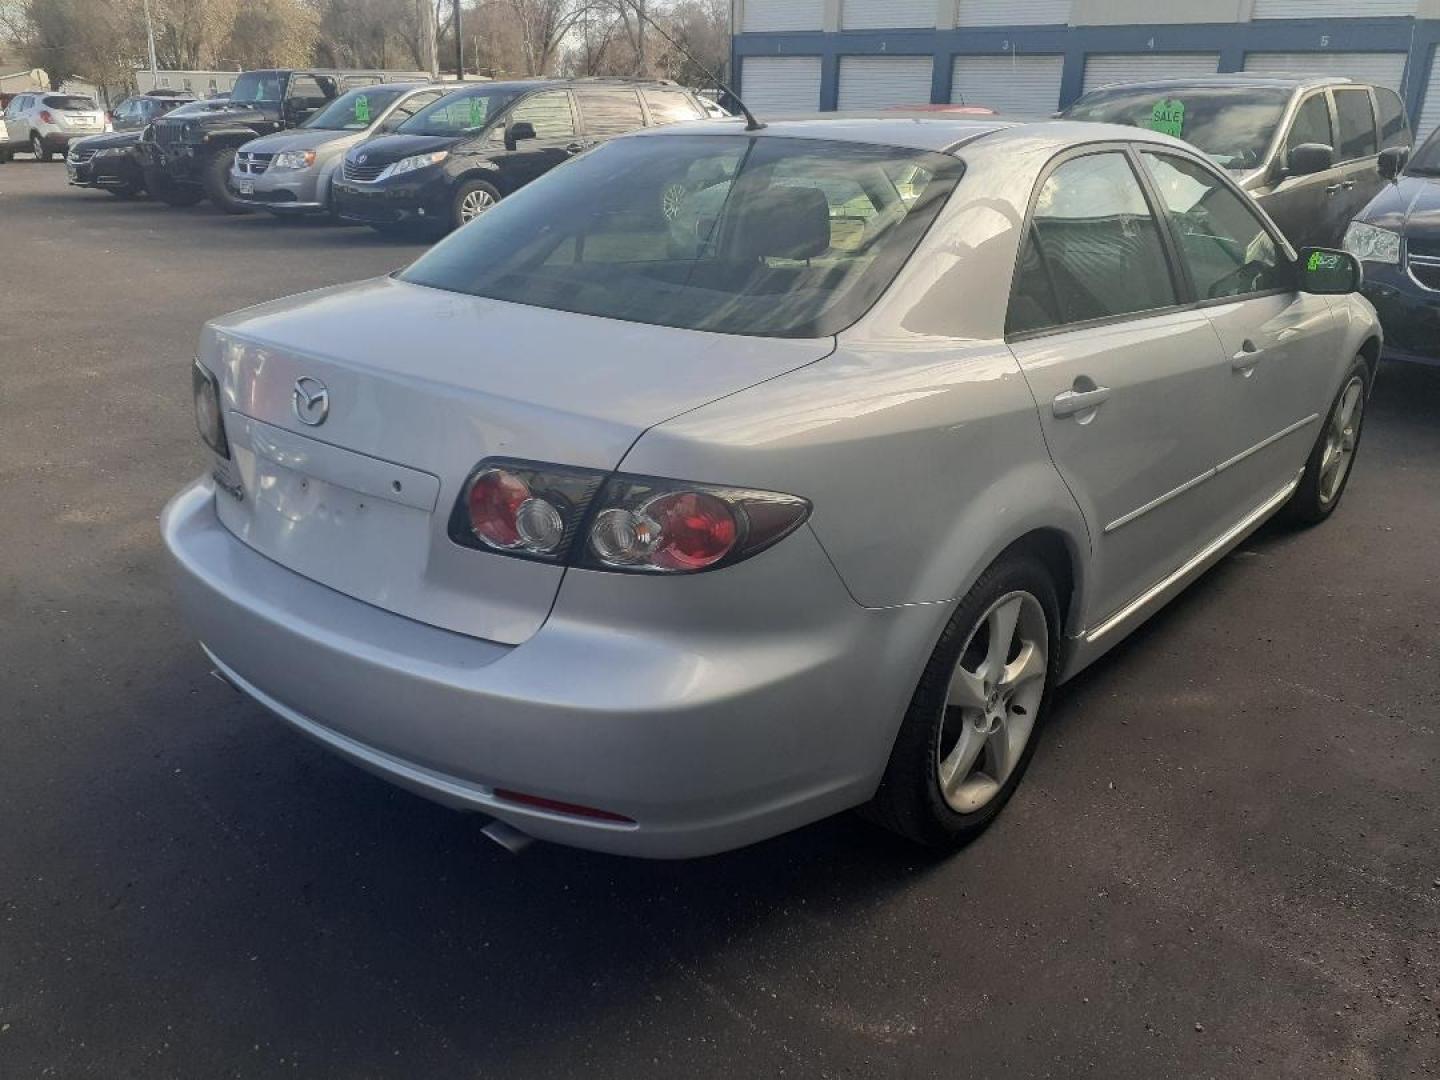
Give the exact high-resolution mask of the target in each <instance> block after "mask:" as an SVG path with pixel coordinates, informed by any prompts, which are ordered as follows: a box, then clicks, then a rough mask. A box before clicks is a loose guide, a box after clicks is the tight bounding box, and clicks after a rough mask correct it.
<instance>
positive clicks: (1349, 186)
mask: <svg viewBox="0 0 1440 1080" xmlns="http://www.w3.org/2000/svg"><path fill="white" fill-rule="evenodd" d="M1340 186H1341V187H1343V188H1344V189H1345V190H1346V191H1354V190H1355V181H1354V180H1346V181H1345V183H1343V184H1341V185H1340Z"/></svg>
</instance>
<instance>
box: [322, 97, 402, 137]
mask: <svg viewBox="0 0 1440 1080" xmlns="http://www.w3.org/2000/svg"><path fill="white" fill-rule="evenodd" d="M404 92H405V88H404V87H403V86H367V87H362V88H361V89H358V90H351V91H350V92H349V93H348V94H341V95H340V96H339V97H338V98H336V99H335V100H334V101H332V102H330V104H329V105H327V106H325V108H323V109H321V110H320V111H319V112H318V113H316V114H315V115H314V116H312V117H311V118H310V119H309V120H306V121H305V123H304V124H303V125H301V126H302V127H307V128H320V129H321V130H323V131H362V130H364V129H365V128H367V127H369V126H370V125H371V124H373V123H374V122H375V121H376V120H377V119H378V118H379V116H380V114H381V113H382V112H384V111H385V110H386V108H388V107H389V105H390V103H391V102H392V101H394V100H395V99H396V98H397V97H399V96H400V95H401V94H403V93H404Z"/></svg>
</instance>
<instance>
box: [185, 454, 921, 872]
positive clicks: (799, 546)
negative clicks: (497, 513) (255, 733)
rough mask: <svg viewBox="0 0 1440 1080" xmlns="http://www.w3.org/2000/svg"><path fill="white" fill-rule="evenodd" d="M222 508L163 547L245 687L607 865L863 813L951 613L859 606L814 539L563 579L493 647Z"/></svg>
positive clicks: (195, 497)
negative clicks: (286, 553)
mask: <svg viewBox="0 0 1440 1080" xmlns="http://www.w3.org/2000/svg"><path fill="white" fill-rule="evenodd" d="M221 497H222V498H224V497H227V496H221ZM215 498H216V496H215V493H214V488H213V486H212V485H211V483H210V482H209V481H208V480H205V481H200V482H197V483H195V484H193V485H191V486H190V487H189V488H187V489H185V490H184V491H183V492H181V493H180V494H179V495H178V496H177V497H176V498H175V499H174V500H173V501H172V502H171V504H170V505H169V506H168V507H167V508H166V510H165V513H164V515H163V518H162V531H163V533H164V537H165V542H166V546H167V547H168V548H169V551H170V554H171V556H172V558H173V560H174V563H175V569H176V577H177V580H178V586H179V597H180V601H181V605H182V607H183V608H184V610H185V613H186V615H187V617H188V618H189V620H190V622H191V624H192V626H193V627H194V628H195V629H196V631H197V632H198V634H199V636H200V639H201V641H202V643H203V645H204V647H205V650H206V652H207V653H208V654H209V655H210V657H211V658H212V659H213V660H214V662H215V663H216V665H217V667H218V668H219V669H220V670H221V671H222V672H223V673H224V674H226V675H227V676H228V677H229V678H230V679H231V680H232V681H233V682H234V683H235V684H236V685H237V686H238V687H239V688H240V689H241V690H243V691H244V692H246V693H248V694H250V695H251V696H252V697H254V698H255V699H256V700H257V701H258V702H259V703H260V704H262V705H264V706H265V707H266V708H268V709H269V710H271V711H272V712H273V713H275V714H276V715H277V716H279V717H280V718H281V719H283V720H285V721H287V722H288V723H290V724H291V725H292V726H294V727H296V728H298V729H299V730H301V731H302V732H304V733H305V734H307V735H309V736H310V737H312V738H314V739H317V740H319V741H320V742H321V743H323V744H324V745H326V746H327V747H329V748H330V749H331V750H333V751H335V752H337V753H339V754H341V755H342V756H344V757H346V758H348V759H349V760H351V761H353V762H354V763H356V764H358V765H361V766H362V767H364V768H367V769H369V770H371V771H373V772H375V773H378V774H380V775H382V776H384V777H385V778H386V779H388V780H390V781H392V782H394V783H396V784H399V785H401V786H403V787H406V788H409V789H410V790H412V791H415V792H417V793H419V794H421V795H424V796H426V797H427V798H431V799H434V800H436V801H438V802H442V803H445V804H447V805H450V806H453V807H456V808H459V809H466V810H478V811H482V812H484V813H486V814H489V815H492V816H494V817H497V818H500V819H502V820H504V821H506V822H508V823H509V824H511V825H514V826H515V827H516V828H519V829H521V830H523V831H524V832H526V833H529V834H531V835H533V836H536V837H539V838H541V839H547V840H553V841H556V842H559V843H565V844H572V845H575V846H579V847H586V848H592V849H596V850H601V851H609V852H616V853H620V854H627V855H639V856H646V857H655V858H681V857H689V856H696V855H705V854H710V853H713V852H717V851H723V850H726V849H729V848H734V847H739V846H742V845H744V844H748V843H752V842H754V841H757V840H760V839H764V838H766V837H768V836H773V835H775V834H778V833H781V832H785V831H787V830H789V829H793V828H795V827H797V826H800V825H803V824H806V823H808V822H811V821H814V820H817V819H819V818H821V817H825V816H827V815H829V814H832V813H835V812H838V811H840V810H843V809H845V808H847V807H850V806H854V805H857V804H858V803H861V802H863V801H864V800H866V799H867V798H868V797H869V796H870V795H871V794H872V793H873V792H874V789H875V786H876V785H877V783H878V782H879V778H880V774H881V772H882V771H883V769H884V766H885V763H886V760H887V759H888V755H889V750H890V746H891V744H892V742H893V739H894V733H895V730H896V729H897V727H898V724H899V721H900V718H901V716H902V715H903V713H904V710H905V707H906V705H907V704H908V702H909V699H910V696H911V694H912V692H913V688H914V686H915V682H916V680H917V679H918V677H919V672H920V669H921V667H922V666H923V664H924V661H925V659H926V658H928V655H929V652H930V649H931V647H932V646H933V642H934V640H935V636H936V635H938V633H939V627H940V625H942V624H943V622H944V620H945V618H946V617H948V607H946V606H945V605H936V606H927V607H917V608H905V609H895V610H886V611H874V610H869V609H865V608H861V607H859V606H858V605H856V604H855V603H854V601H853V600H851V599H850V597H849V595H848V594H847V593H846V592H845V591H844V589H843V586H841V584H840V582H839V579H838V577H837V576H836V575H835V573H834V570H833V568H832V567H831V566H830V564H829V562H828V560H827V559H825V557H824V553H823V552H822V551H821V550H820V549H819V545H818V543H817V542H816V540H815V539H814V536H813V534H811V533H810V532H809V530H806V529H802V530H800V531H799V532H797V533H796V534H795V535H793V536H791V537H789V538H788V539H787V540H785V541H784V542H783V543H781V544H779V545H777V546H776V547H775V548H773V549H771V550H770V551H769V552H766V553H765V554H764V555H762V556H759V557H757V558H756V559H754V560H751V562H749V563H745V564H741V565H740V566H738V567H733V568H731V569H730V570H727V571H722V572H719V573H716V574H702V575H697V576H695V577H693V578H690V579H685V580H679V579H671V580H660V579H640V578H633V577H628V576H624V575H610V574H595V573H586V572H579V571H573V570H572V571H570V572H569V574H568V575H567V578H566V581H565V584H564V585H563V586H562V588H561V592H560V595H559V597H558V598H557V600H556V604H555V609H554V611H553V612H552V614H551V616H550V618H549V620H548V621H547V622H546V624H545V625H544V626H543V627H542V628H541V629H540V630H539V631H538V632H537V633H536V634H535V635H534V636H533V637H532V638H531V639H530V640H528V641H526V642H525V643H523V644H521V645H518V646H507V645H500V644H496V643H493V642H487V641H482V640H479V639H476V638H470V637H466V636H463V635H459V634H454V633H451V632H448V631H444V630H440V629H437V628H435V627H431V626H426V625H424V624H421V623H417V622H414V621H412V620H409V619H406V618H403V617H400V616H397V615H393V614H390V613H388V612H385V611H382V610H380V609H377V608H374V607H371V606H369V605H366V604H363V603H361V602H359V601H356V600H353V599H351V598H349V597H346V596H343V595H341V594H340V593H337V592H334V591H332V590H330V589H327V588H325V587H324V586H321V585H318V584H316V583H314V582H311V581H309V580H308V579H305V578H302V577H300V576H299V575H296V574H294V573H292V572H291V571H289V570H286V569H284V568H283V567H281V566H279V565H277V564H276V563H273V562H271V561H270V560H268V559H266V558H264V557H263V556H261V555H259V554H257V553H256V552H254V551H252V550H251V549H249V548H248V547H246V546H244V545H243V544H242V543H240V542H239V541H238V540H236V539H235V538H234V537H233V536H232V535H231V534H230V533H229V532H228V531H227V530H226V529H225V528H224V527H223V526H222V525H221V524H220V522H219V520H218V518H217V517H216V514H215V510H214V500H215ZM497 557H498V556H497ZM637 586H639V587H640V589H641V590H646V591H645V593H644V594H641V595H637V593H636V587H637ZM651 586H655V587H658V589H655V590H650V589H649V587H651ZM681 596H688V599H689V600H690V601H691V603H688V604H687V603H683V602H679V600H678V598H679V597H681ZM626 608H630V609H633V610H630V611H627V610H626ZM697 611H698V612H700V613H702V615H703V614H708V615H710V616H711V617H709V618H704V617H698V618H697V615H696V612H697ZM497 788H499V789H510V790H515V791H521V792H525V793H527V794H532V795H536V796H540V797H542V798H547V799H554V800H558V801H561V802H565V803H572V804H579V805H582V806H590V807H596V808H599V809H603V810H607V811H611V812H613V813H618V814H622V815H625V816H626V817H628V818H630V819H632V820H633V822H634V824H624V823H611V822H604V821H596V820H591V819H585V818H580V817H574V816H571V815H568V814H561V813H553V812H550V811H545V810H539V809H533V808H530V807H526V806H523V805H519V804H516V803H513V802H508V801H506V800H505V799H504V798H501V797H498V796H497V795H496V793H495V792H496V789H497Z"/></svg>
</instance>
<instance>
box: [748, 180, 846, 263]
mask: <svg viewBox="0 0 1440 1080" xmlns="http://www.w3.org/2000/svg"><path fill="white" fill-rule="evenodd" d="M735 247H736V249H737V254H738V255H739V257H740V258H741V259H746V260H749V259H762V258H773V259H813V258H815V256H817V255H823V254H825V252H827V251H829V250H830V204H829V202H828V201H826V199H825V193H824V192H823V191H821V190H820V189H819V188H811V187H784V186H779V185H776V186H773V187H768V188H766V189H764V190H763V191H759V192H756V193H755V195H754V196H753V197H752V198H750V199H749V200H748V205H747V206H746V208H745V213H744V215H743V216H742V217H741V220H740V223H739V228H737V229H736V230H735Z"/></svg>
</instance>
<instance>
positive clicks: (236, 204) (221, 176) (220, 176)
mask: <svg viewBox="0 0 1440 1080" xmlns="http://www.w3.org/2000/svg"><path fill="white" fill-rule="evenodd" d="M234 163H235V150H234V148H233V147H232V148H231V149H228V150H221V151H220V152H219V153H217V154H216V155H215V156H214V157H212V158H211V159H210V160H209V161H208V162H206V163H205V169H204V171H203V172H202V173H201V174H200V181H201V184H202V186H203V187H204V188H205V194H206V196H207V197H208V198H209V199H210V202H211V204H212V205H214V206H215V207H216V208H217V209H219V210H223V211H225V213H227V214H248V213H250V207H248V206H246V205H245V204H244V203H243V202H241V201H240V200H239V199H237V198H236V197H235V196H234V194H233V193H232V192H231V191H230V167H231V166H232V165H233V164H234Z"/></svg>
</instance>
